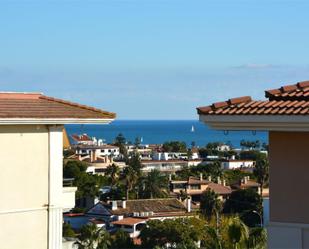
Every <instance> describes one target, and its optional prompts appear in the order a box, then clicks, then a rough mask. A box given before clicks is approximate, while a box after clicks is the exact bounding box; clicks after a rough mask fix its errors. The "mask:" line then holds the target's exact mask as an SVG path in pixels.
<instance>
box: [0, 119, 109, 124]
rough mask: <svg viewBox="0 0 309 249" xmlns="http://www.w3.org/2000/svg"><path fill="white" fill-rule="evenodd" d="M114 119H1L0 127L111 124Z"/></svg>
mask: <svg viewBox="0 0 309 249" xmlns="http://www.w3.org/2000/svg"><path fill="white" fill-rule="evenodd" d="M112 121H114V119H113V118H0V125H38V124H44V125H62V124H109V123H111V122H112Z"/></svg>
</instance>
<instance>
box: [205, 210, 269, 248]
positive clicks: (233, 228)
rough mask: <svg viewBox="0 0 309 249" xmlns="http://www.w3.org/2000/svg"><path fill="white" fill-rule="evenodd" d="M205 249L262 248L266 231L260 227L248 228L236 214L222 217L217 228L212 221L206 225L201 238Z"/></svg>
mask: <svg viewBox="0 0 309 249" xmlns="http://www.w3.org/2000/svg"><path fill="white" fill-rule="evenodd" d="M202 248H205V249H264V248H266V231H265V229H262V228H252V229H250V228H249V227H247V226H246V225H245V223H244V222H243V221H242V220H241V219H240V218H239V217H238V216H230V217H228V216H225V217H222V219H221V223H220V227H219V229H216V228H215V226H214V225H213V224H212V223H209V224H208V225H207V226H206V232H205V236H204V238H203V240H202Z"/></svg>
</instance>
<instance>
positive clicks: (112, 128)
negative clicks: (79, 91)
mask: <svg viewBox="0 0 309 249" xmlns="http://www.w3.org/2000/svg"><path fill="white" fill-rule="evenodd" d="M65 127H66V130H67V133H68V134H69V136H70V135H72V134H84V133H87V134H88V135H89V136H91V137H96V138H97V139H103V140H104V142H105V143H112V142H113V141H114V139H115V137H116V136H117V135H118V134H119V133H122V134H123V135H124V137H125V138H126V139H127V141H129V142H132V143H134V141H135V138H137V137H138V138H140V139H142V143H143V144H162V143H164V142H167V141H183V142H185V143H186V144H187V146H190V145H191V143H192V142H194V143H195V144H196V145H197V146H200V147H201V146H205V145H206V144H207V143H209V142H223V143H231V144H232V145H233V146H234V147H236V148H239V147H240V141H241V140H243V139H245V140H254V141H255V140H260V141H261V142H262V143H263V142H265V143H268V135H267V132H261V131H257V132H256V133H255V132H251V131H228V133H227V134H226V132H223V131H217V130H212V129H210V128H208V127H207V126H206V125H205V124H203V123H202V122H200V121H198V120H115V121H114V122H112V123H111V124H102V125H97V124H93V125H66V126H65Z"/></svg>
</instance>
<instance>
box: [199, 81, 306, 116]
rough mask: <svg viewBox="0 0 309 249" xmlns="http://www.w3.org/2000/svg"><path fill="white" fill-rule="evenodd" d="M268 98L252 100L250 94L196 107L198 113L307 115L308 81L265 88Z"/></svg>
mask: <svg viewBox="0 0 309 249" xmlns="http://www.w3.org/2000/svg"><path fill="white" fill-rule="evenodd" d="M265 96H266V98H268V100H259V101H257V100H252V99H251V97H250V96H244V97H239V98H232V99H229V100H227V101H222V102H217V103H213V104H212V105H209V106H204V107H198V108H197V112H198V114H200V115H308V114H309V101H308V100H309V81H303V82H298V83H296V84H294V85H286V86H282V87H280V88H278V89H272V90H266V91H265Z"/></svg>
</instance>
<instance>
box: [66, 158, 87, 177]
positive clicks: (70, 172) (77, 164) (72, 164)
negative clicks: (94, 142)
mask: <svg viewBox="0 0 309 249" xmlns="http://www.w3.org/2000/svg"><path fill="white" fill-rule="evenodd" d="M86 169H87V164H86V163H84V162H81V161H68V162H67V163H66V164H65V165H64V167H63V177H64V178H75V177H77V176H78V175H79V174H81V173H82V172H86Z"/></svg>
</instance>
